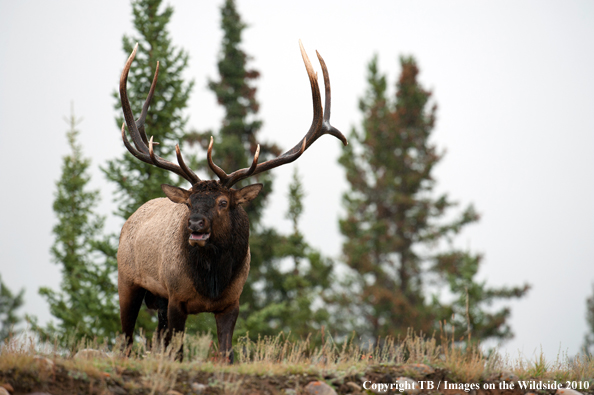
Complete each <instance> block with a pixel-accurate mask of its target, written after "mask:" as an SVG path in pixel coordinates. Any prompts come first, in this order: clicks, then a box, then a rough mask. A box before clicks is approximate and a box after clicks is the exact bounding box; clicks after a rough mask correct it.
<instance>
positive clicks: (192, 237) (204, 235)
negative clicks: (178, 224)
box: [190, 232, 210, 240]
mask: <svg viewBox="0 0 594 395" xmlns="http://www.w3.org/2000/svg"><path fill="white" fill-rule="evenodd" d="M209 237H210V233H198V232H192V233H190V240H208V238H209Z"/></svg>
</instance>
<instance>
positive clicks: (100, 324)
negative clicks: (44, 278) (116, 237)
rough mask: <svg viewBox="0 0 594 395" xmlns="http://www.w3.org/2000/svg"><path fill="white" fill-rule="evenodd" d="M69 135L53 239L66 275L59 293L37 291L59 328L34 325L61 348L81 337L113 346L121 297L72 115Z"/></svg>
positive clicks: (56, 256)
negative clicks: (102, 251) (107, 256)
mask: <svg viewBox="0 0 594 395" xmlns="http://www.w3.org/2000/svg"><path fill="white" fill-rule="evenodd" d="M67 122H68V123H69V126H70V128H69V130H68V132H67V133H66V137H67V139H68V145H69V147H70V150H71V152H70V153H69V154H68V155H66V156H64V158H63V164H62V176H61V178H60V180H59V181H57V182H56V188H57V190H56V193H55V200H54V204H53V209H54V212H55V214H56V217H57V219H58V223H57V224H56V225H55V226H54V228H53V233H54V235H55V241H54V244H53V246H52V248H51V255H52V260H53V261H54V263H56V264H58V265H59V266H60V268H61V272H62V281H61V283H60V291H54V290H52V289H50V288H47V287H42V288H40V289H39V293H40V294H41V295H42V296H43V297H44V298H45V299H46V300H47V302H48V303H49V305H50V312H51V314H52V315H53V316H54V317H55V318H57V320H58V322H57V325H54V324H53V323H50V324H49V325H48V326H47V327H45V328H40V327H38V326H37V327H35V329H37V330H38V331H39V332H40V333H41V334H42V335H45V336H50V337H53V336H58V338H59V340H60V343H61V344H62V345H68V344H70V342H72V341H78V340H80V339H82V338H83V337H86V338H87V339H94V338H96V339H97V340H98V341H100V342H101V341H103V340H107V341H108V342H110V343H111V342H112V341H113V339H114V337H115V335H116V333H117V332H118V331H119V326H120V324H119V321H120V320H119V315H118V308H117V301H116V299H115V297H114V296H115V295H116V293H117V291H116V287H115V285H114V282H113V279H112V276H111V274H112V273H113V271H114V270H115V268H114V266H113V261H111V260H105V259H104V257H103V256H102V254H99V253H98V252H99V250H100V249H101V248H102V247H101V246H102V241H101V240H100V239H99V238H100V234H101V232H102V230H103V223H104V218H103V217H100V216H97V215H95V214H94V213H93V210H94V209H95V207H96V205H97V203H98V199H99V192H98V191H96V190H88V189H87V185H88V183H89V181H90V175H89V174H88V168H89V166H90V160H89V159H87V158H84V157H83V155H82V148H81V146H80V145H79V144H78V142H77V137H78V134H79V131H78V130H77V125H78V123H79V122H80V120H77V119H76V117H75V115H74V112H72V114H71V116H70V118H69V119H67Z"/></svg>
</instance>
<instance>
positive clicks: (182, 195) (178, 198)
mask: <svg viewBox="0 0 594 395" xmlns="http://www.w3.org/2000/svg"><path fill="white" fill-rule="evenodd" d="M161 189H162V190H163V192H165V196H167V197H168V198H169V200H171V201H172V202H173V203H186V202H187V201H188V198H189V197H190V194H191V192H190V191H187V190H185V189H183V188H179V187H174V186H171V185H167V184H161Z"/></svg>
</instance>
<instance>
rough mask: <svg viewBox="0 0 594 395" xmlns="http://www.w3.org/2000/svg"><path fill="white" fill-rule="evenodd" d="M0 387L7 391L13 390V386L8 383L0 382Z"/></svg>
mask: <svg viewBox="0 0 594 395" xmlns="http://www.w3.org/2000/svg"><path fill="white" fill-rule="evenodd" d="M0 387H2V388H4V389H5V390H6V391H8V392H14V388H12V385H10V384H8V383H2V384H0Z"/></svg>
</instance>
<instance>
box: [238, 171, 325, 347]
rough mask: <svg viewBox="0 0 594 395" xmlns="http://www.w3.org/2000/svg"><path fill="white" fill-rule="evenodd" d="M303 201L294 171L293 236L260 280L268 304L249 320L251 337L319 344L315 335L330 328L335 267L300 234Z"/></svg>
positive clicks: (277, 248)
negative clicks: (291, 338) (284, 337)
mask: <svg viewBox="0 0 594 395" xmlns="http://www.w3.org/2000/svg"><path fill="white" fill-rule="evenodd" d="M303 197H304V191H303V186H302V184H301V180H300V178H299V175H298V172H297V170H296V169H295V171H294V173H293V180H292V183H291V185H290V186H289V196H288V198H289V209H288V212H287V218H288V219H289V220H290V221H291V223H292V225H293V232H292V233H291V234H290V235H289V236H287V237H283V239H282V240H280V241H279V243H278V244H277V245H276V246H275V255H276V258H275V259H274V261H273V263H274V264H273V265H269V266H267V269H266V270H265V271H263V273H262V275H263V277H262V278H260V279H259V280H260V281H261V283H262V286H263V288H264V289H263V291H262V294H263V295H265V296H266V302H265V303H264V304H263V306H262V309H261V310H256V311H252V312H251V313H250V314H249V316H248V317H247V323H246V324H245V327H246V328H248V329H249V330H250V332H251V333H254V334H262V335H276V334H278V333H279V332H280V331H283V332H285V333H286V334H288V333H290V334H291V335H292V336H294V337H296V338H301V339H305V338H307V337H308V336H310V335H313V337H314V339H312V340H313V341H319V339H318V338H317V336H315V335H316V333H317V332H318V331H320V329H321V328H322V327H326V328H328V326H329V322H330V314H329V312H328V310H327V309H326V308H325V307H326V306H325V304H324V302H326V297H327V296H328V295H327V291H328V290H329V289H330V288H331V282H332V278H333V277H332V276H333V266H334V264H333V262H332V261H331V260H330V259H328V258H325V257H323V256H322V255H321V254H320V252H319V251H317V250H316V249H314V248H313V247H311V246H310V245H309V244H308V243H307V241H306V240H305V238H304V236H303V234H302V233H301V231H300V230H299V220H300V217H301V215H302V213H303V210H304V208H303Z"/></svg>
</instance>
